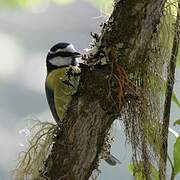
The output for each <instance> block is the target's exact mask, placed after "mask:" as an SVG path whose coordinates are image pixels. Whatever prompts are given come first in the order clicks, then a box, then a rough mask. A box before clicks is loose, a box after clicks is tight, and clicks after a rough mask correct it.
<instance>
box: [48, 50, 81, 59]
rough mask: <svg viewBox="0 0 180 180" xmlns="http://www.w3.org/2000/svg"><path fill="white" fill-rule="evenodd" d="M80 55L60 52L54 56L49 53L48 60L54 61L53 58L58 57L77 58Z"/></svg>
mask: <svg viewBox="0 0 180 180" xmlns="http://www.w3.org/2000/svg"><path fill="white" fill-rule="evenodd" d="M78 55H80V54H79V53H77V52H74V53H72V52H63V51H59V52H57V53H54V54H51V53H48V56H47V58H48V59H53V58H55V57H58V56H61V57H76V56H78Z"/></svg>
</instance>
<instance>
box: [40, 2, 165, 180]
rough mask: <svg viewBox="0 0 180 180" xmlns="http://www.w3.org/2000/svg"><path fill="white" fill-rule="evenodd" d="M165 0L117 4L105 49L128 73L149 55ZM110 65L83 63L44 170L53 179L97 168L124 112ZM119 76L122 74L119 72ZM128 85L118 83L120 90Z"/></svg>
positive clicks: (71, 178) (82, 178)
mask: <svg viewBox="0 0 180 180" xmlns="http://www.w3.org/2000/svg"><path fill="white" fill-rule="evenodd" d="M163 2H164V1H163V0H151V1H147V0H143V1H142V0H133V1H132V0H126V1H121V0H120V1H117V2H116V4H115V8H114V11H113V13H112V15H111V17H110V19H109V21H108V24H107V25H106V26H105V27H104V29H103V31H102V36H103V37H102V42H101V43H102V45H103V46H104V47H105V49H108V48H111V47H115V51H116V52H115V53H116V54H117V57H116V59H117V61H118V63H119V64H122V66H121V67H125V70H126V73H127V75H129V73H131V72H133V71H134V69H133V66H134V65H136V66H138V65H141V64H142V63H143V62H144V60H145V54H146V50H147V44H148V43H149V42H150V40H151V37H152V34H153V32H154V29H156V26H157V24H158V23H159V19H160V16H161V12H162V7H163ZM118 47H120V48H118ZM108 59H110V58H108ZM135 70H137V69H135ZM111 71H112V69H111V66H108V65H107V66H104V67H102V68H100V69H95V70H94V71H90V70H89V69H88V68H84V69H83V72H82V75H81V81H80V87H79V91H78V94H77V95H76V96H75V97H74V99H73V101H72V106H71V107H72V108H71V109H69V112H68V115H67V117H66V120H65V121H64V125H63V129H62V131H61V132H59V135H58V136H57V138H56V139H55V142H54V145H53V148H52V152H51V154H50V155H49V157H48V159H47V160H46V163H45V169H44V172H43V174H44V175H45V176H47V177H50V178H51V180H57V179H58V180H87V179H88V178H89V177H90V176H91V174H92V171H93V170H94V169H96V168H97V163H98V156H99V154H100V153H101V151H102V148H103V144H104V139H105V137H106V135H107V132H108V131H109V129H110V127H111V124H112V122H113V121H114V120H115V118H117V117H118V115H119V108H117V105H116V106H115V105H114V104H115V103H114V102H113V101H111V100H110V99H109V98H107V96H108V90H109V85H110V84H108V79H107V77H109V76H110V74H111ZM117 74H121V73H117ZM114 79H116V80H117V79H119V77H118V76H117V75H116V76H114ZM123 86H124V85H123V84H119V88H120V90H121V91H123V90H124V89H123ZM115 94H116V93H115ZM122 94H124V92H120V94H119V98H120V99H121V95H122ZM111 95H112V96H114V94H111ZM116 95H117V94H116ZM116 98H117V99H118V97H116ZM113 99H115V97H113ZM121 102H122V103H125V102H123V101H121ZM121 106H122V105H121V104H118V107H121Z"/></svg>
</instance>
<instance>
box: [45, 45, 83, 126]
mask: <svg viewBox="0 0 180 180" xmlns="http://www.w3.org/2000/svg"><path fill="white" fill-rule="evenodd" d="M80 62H81V59H80V53H78V52H77V51H76V50H75V48H74V46H73V45H72V44H70V43H64V42H60V43H58V44H56V45H54V46H53V47H52V48H51V49H50V50H49V52H48V55H47V58H46V66H47V76H46V82H45V90H46V97H47V101H48V104H49V107H50V109H51V112H52V115H53V117H54V119H55V121H56V122H57V123H58V124H59V123H61V122H62V121H63V119H64V117H65V115H66V112H67V109H68V107H69V104H70V102H71V100H72V96H73V95H74V94H75V93H76V92H77V88H78V85H79V78H80V67H79V64H80Z"/></svg>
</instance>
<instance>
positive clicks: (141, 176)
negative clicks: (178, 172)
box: [128, 162, 159, 180]
mask: <svg viewBox="0 0 180 180" xmlns="http://www.w3.org/2000/svg"><path fill="white" fill-rule="evenodd" d="M139 167H140V168H141V169H142V168H144V163H143V162H138V164H137V163H132V164H130V165H129V166H128V169H129V171H130V172H131V173H132V175H133V176H134V177H135V179H136V180H142V179H144V174H143V173H142V172H143V171H142V170H139V171H138V168H139ZM150 169H151V172H152V176H151V177H152V179H153V180H158V179H159V173H158V171H157V169H156V168H155V167H154V166H153V165H152V164H150ZM135 172H136V173H135ZM134 173H135V174H134Z"/></svg>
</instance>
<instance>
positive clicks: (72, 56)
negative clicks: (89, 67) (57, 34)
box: [46, 42, 81, 71]
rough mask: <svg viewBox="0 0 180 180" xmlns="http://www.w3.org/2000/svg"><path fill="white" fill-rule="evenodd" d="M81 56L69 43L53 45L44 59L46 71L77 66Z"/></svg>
mask: <svg viewBox="0 0 180 180" xmlns="http://www.w3.org/2000/svg"><path fill="white" fill-rule="evenodd" d="M80 56H81V54H80V53H78V52H77V51H76V49H75V48H74V46H73V45H72V44H70V43H64V42H60V43H58V44H56V45H54V46H53V47H52V48H51V49H50V50H49V52H48V55H47V58H46V65H47V70H48V71H51V70H53V69H57V68H62V67H68V66H79V63H81V60H80Z"/></svg>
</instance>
